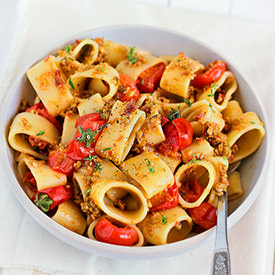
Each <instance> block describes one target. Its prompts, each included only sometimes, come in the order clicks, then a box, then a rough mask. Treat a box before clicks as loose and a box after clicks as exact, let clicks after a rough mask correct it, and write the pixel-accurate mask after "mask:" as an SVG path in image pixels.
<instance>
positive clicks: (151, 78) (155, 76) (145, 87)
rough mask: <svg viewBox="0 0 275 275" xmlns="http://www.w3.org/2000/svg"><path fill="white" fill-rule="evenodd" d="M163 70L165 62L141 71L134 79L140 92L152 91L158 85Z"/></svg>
mask: <svg viewBox="0 0 275 275" xmlns="http://www.w3.org/2000/svg"><path fill="white" fill-rule="evenodd" d="M164 70H165V64H164V63H159V64H157V65H155V66H152V67H150V68H148V69H146V70H145V71H144V72H142V73H141V74H140V76H139V77H138V79H137V81H136V83H137V87H138V89H139V90H140V92H143V93H152V92H153V91H154V90H155V89H156V88H157V87H158V85H159V82H160V79H161V77H162V75H163V73H164Z"/></svg>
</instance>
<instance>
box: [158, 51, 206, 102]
mask: <svg viewBox="0 0 275 275" xmlns="http://www.w3.org/2000/svg"><path fill="white" fill-rule="evenodd" d="M203 68H204V66H203V65H202V64H201V63H200V62H198V61H195V60H192V59H191V58H188V57H186V56H184V55H183V54H179V55H178V56H177V57H175V58H174V59H173V60H172V61H171V63H170V64H169V65H168V66H167V67H166V69H165V71H164V73H163V76H162V78H161V81H160V87H161V88H162V89H164V90H166V91H168V92H170V93H172V94H175V95H178V96H181V97H186V98H188V97H189V86H190V81H191V80H192V79H193V78H194V76H195V73H196V72H197V71H198V70H201V69H203Z"/></svg>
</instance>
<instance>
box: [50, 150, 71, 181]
mask: <svg viewBox="0 0 275 275" xmlns="http://www.w3.org/2000/svg"><path fill="white" fill-rule="evenodd" d="M48 159H49V160H48V164H49V166H50V168H51V169H52V170H54V171H57V172H60V173H62V174H65V175H67V176H71V175H72V173H73V171H74V163H75V160H73V159H71V158H70V157H69V156H68V155H67V153H66V152H65V151H63V150H61V149H56V150H54V151H51V152H50V153H49V156H48Z"/></svg>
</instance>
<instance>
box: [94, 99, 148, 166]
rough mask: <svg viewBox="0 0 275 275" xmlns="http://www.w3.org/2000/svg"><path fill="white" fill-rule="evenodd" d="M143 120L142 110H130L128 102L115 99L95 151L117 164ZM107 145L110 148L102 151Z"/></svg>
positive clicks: (127, 150)
mask: <svg viewBox="0 0 275 275" xmlns="http://www.w3.org/2000/svg"><path fill="white" fill-rule="evenodd" d="M144 120H145V113H144V112H143V111H140V110H138V109H137V110H134V109H132V110H131V104H130V103H127V102H120V101H119V100H117V101H116V103H115V104H114V106H113V108H112V112H111V115H110V118H109V120H108V124H107V127H105V129H104V130H103V132H102V134H101V135H100V137H99V139H98V141H97V143H96V147H95V151H96V153H97V154H98V155H99V156H101V157H103V158H107V159H109V160H112V161H113V162H114V163H115V164H117V165H119V164H120V163H121V162H122V161H123V160H124V159H125V158H126V156H127V154H128V153H129V151H130V149H131V147H132V145H133V143H134V140H135V137H136V133H137V132H138V131H139V130H140V128H141V126H142V125H143V123H144ZM108 147H111V149H110V150H108V151H104V149H105V148H108Z"/></svg>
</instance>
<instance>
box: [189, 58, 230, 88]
mask: <svg viewBox="0 0 275 275" xmlns="http://www.w3.org/2000/svg"><path fill="white" fill-rule="evenodd" d="M225 71H226V63H225V62H222V61H220V60H216V61H213V62H211V63H210V64H208V65H207V66H206V68H205V70H204V71H203V72H201V73H199V74H198V75H197V76H195V78H194V79H193V80H192V81H191V84H192V85H193V86H194V87H196V88H200V89H202V88H203V87H204V86H207V85H210V84H211V83H213V82H214V81H216V80H218V79H219V78H220V77H221V76H222V75H223V73H224V72H225Z"/></svg>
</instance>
